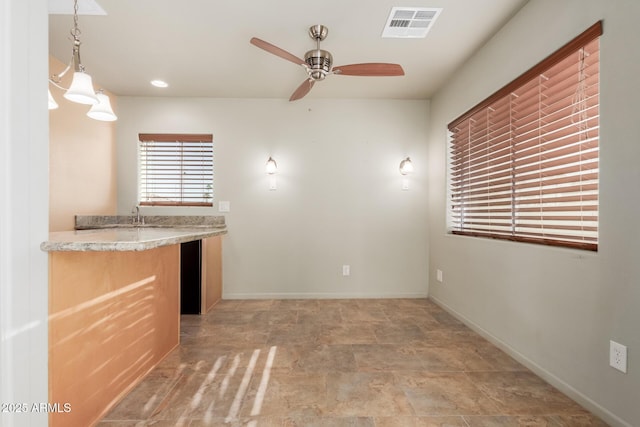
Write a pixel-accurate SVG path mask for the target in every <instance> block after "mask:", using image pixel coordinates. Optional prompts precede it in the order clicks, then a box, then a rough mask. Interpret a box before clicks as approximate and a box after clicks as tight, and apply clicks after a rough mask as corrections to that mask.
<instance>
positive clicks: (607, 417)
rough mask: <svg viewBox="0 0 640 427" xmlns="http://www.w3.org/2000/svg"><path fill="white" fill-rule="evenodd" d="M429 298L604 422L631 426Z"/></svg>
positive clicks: (479, 327) (450, 309) (452, 310)
mask: <svg viewBox="0 0 640 427" xmlns="http://www.w3.org/2000/svg"><path fill="white" fill-rule="evenodd" d="M429 299H430V300H431V301H433V302H434V303H436V304H437V305H438V306H440V307H441V308H442V309H444V310H445V311H447V312H448V313H449V314H451V315H452V316H454V317H455V318H457V319H458V320H460V321H461V322H463V323H464V324H465V325H467V326H468V327H469V328H471V329H472V330H473V331H475V332H477V333H478V334H479V335H481V336H482V337H483V338H485V339H487V340H488V341H489V342H491V344H493V345H495V346H496V347H498V348H499V349H500V350H502V351H504V352H505V353H507V354H508V355H509V356H511V357H513V358H514V359H516V360H517V361H518V362H520V363H522V364H523V365H524V366H526V367H527V368H529V369H530V370H531V371H533V373H535V374H536V375H538V376H539V377H541V378H542V379H543V380H545V381H546V382H548V383H549V384H551V385H552V386H554V387H556V388H557V389H558V390H560V391H561V392H562V393H564V394H566V395H567V396H569V397H570V398H571V399H573V400H575V401H576V402H578V403H579V404H580V405H582V406H583V407H585V408H586V409H587V410H589V411H591V412H593V413H594V414H595V415H597V416H599V417H600V418H602V419H603V420H604V421H605V422H606V423H608V424H610V425H612V426H620V427H632V425H631V424H629V423H628V422H626V421H624V420H623V419H622V418H620V417H618V416H617V415H615V414H614V413H612V412H611V411H609V410H607V409H606V408H604V407H603V406H601V405H600V404H598V403H597V402H595V401H594V400H592V399H590V398H589V397H588V396H586V395H584V394H583V393H581V392H580V391H578V390H576V389H575V388H574V387H572V386H571V385H570V384H568V383H566V382H565V381H563V380H562V379H560V378H558V377H557V376H555V375H554V374H552V373H551V372H549V371H547V370H546V369H545V368H543V367H542V366H540V365H538V364H537V363H535V362H534V361H533V360H531V359H529V358H528V357H527V356H525V355H524V354H522V353H520V352H519V351H517V350H516V349H514V348H513V347H511V346H510V345H509V344H508V343H506V342H504V341H502V340H501V339H500V338H498V337H496V336H494V335H492V334H491V333H490V332H489V331H487V330H486V329H484V328H482V327H481V326H480V325H478V324H477V323H475V322H473V321H472V320H470V319H469V318H467V317H465V316H464V315H462V314H460V313H458V312H457V311H455V310H454V309H453V308H451V307H449V306H448V305H447V304H445V303H444V302H442V301H440V300H438V299H437V298H434V297H432V296H430V297H429Z"/></svg>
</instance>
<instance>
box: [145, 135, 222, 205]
mask: <svg viewBox="0 0 640 427" xmlns="http://www.w3.org/2000/svg"><path fill="white" fill-rule="evenodd" d="M138 141H139V144H140V150H139V156H138V164H139V167H140V170H139V182H138V188H139V193H138V198H139V204H140V205H141V206H188V207H195V206H201V207H211V206H213V135H211V134H161V133H141V134H139V135H138ZM153 144H158V145H157V146H153ZM195 144H199V146H196V145H195ZM161 147H163V148H164V150H168V151H164V150H163V148H161ZM174 148H175V149H176V151H172V149H174ZM161 150H162V151H163V152H161ZM178 153H180V154H179V156H180V157H181V158H180V159H179V160H177V159H176V158H175V156H177V155H178ZM167 154H170V156H171V157H167ZM174 154H175V155H174ZM151 157H153V158H154V160H153V161H152V160H150V158H151ZM162 157H165V158H166V159H168V162H169V163H167V162H164V163H159V161H161V160H160V159H161V158H162ZM147 162H149V163H147ZM161 166H165V167H166V166H168V169H164V170H165V171H166V173H165V172H163V174H164V176H162V177H157V178H155V179H153V178H149V175H151V174H156V176H157V175H158V174H159V170H161V169H162V168H161ZM190 169H192V171H193V173H194V174H193V176H192V177H191V178H189V179H188V180H183V179H182V177H183V176H185V175H187V174H188V171H189V170H190ZM178 177H179V178H178ZM161 181H164V182H165V183H167V184H168V185H169V186H170V187H172V188H167V187H165V189H164V190H157V189H156V190H152V189H151V188H152V187H154V186H155V188H157V186H158V185H161V184H160V182H161ZM189 181H190V182H189ZM199 187H202V188H199ZM154 191H155V193H154ZM200 192H202V193H201V195H200Z"/></svg>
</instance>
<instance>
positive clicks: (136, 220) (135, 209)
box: [133, 205, 144, 225]
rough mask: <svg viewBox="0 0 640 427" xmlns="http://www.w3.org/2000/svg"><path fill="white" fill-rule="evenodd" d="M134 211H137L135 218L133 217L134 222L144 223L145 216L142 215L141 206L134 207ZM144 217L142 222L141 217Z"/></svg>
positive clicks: (137, 223) (136, 223)
mask: <svg viewBox="0 0 640 427" xmlns="http://www.w3.org/2000/svg"><path fill="white" fill-rule="evenodd" d="M134 211H135V213H136V216H135V218H134V219H133V223H134V224H135V225H140V224H144V218H143V217H141V216H140V206H137V205H136V207H135V208H134ZM141 218H142V222H140V219H141Z"/></svg>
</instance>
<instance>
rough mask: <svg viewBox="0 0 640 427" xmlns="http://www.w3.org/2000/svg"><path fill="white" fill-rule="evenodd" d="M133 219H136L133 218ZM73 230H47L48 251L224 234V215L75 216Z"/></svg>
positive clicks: (130, 246)
mask: <svg viewBox="0 0 640 427" xmlns="http://www.w3.org/2000/svg"><path fill="white" fill-rule="evenodd" d="M134 220H135V221H134ZM75 221H76V225H75V228H76V230H74V231H57V232H52V233H49V240H47V241H46V242H42V244H41V245H40V249H42V250H43V251H47V252H57V251H75V252H100V251H102V252H112V251H145V250H147V249H153V248H158V247H160V246H168V245H175V244H178V243H184V242H191V241H194V240H201V239H206V238H207V237H213V236H220V235H222V234H227V226H226V224H225V218H224V217H223V216H144V217H140V222H137V218H136V217H133V216H127V215H114V216H104V215H91V216H89V215H87V216H76V218H75Z"/></svg>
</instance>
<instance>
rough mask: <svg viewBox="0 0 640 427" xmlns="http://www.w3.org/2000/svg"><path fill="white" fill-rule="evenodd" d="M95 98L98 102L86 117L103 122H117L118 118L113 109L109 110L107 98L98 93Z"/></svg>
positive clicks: (109, 105) (109, 102)
mask: <svg viewBox="0 0 640 427" xmlns="http://www.w3.org/2000/svg"><path fill="white" fill-rule="evenodd" d="M97 96H98V100H99V102H98V103H97V104H94V105H93V106H92V107H91V109H90V110H89V112H88V113H87V116H89V117H91V118H92V119H95V120H101V121H103V122H112V121H114V120H118V117H117V116H116V115H115V114H114V113H113V109H111V101H110V100H109V97H108V96H107V95H105V94H104V93H98V94H97Z"/></svg>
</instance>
